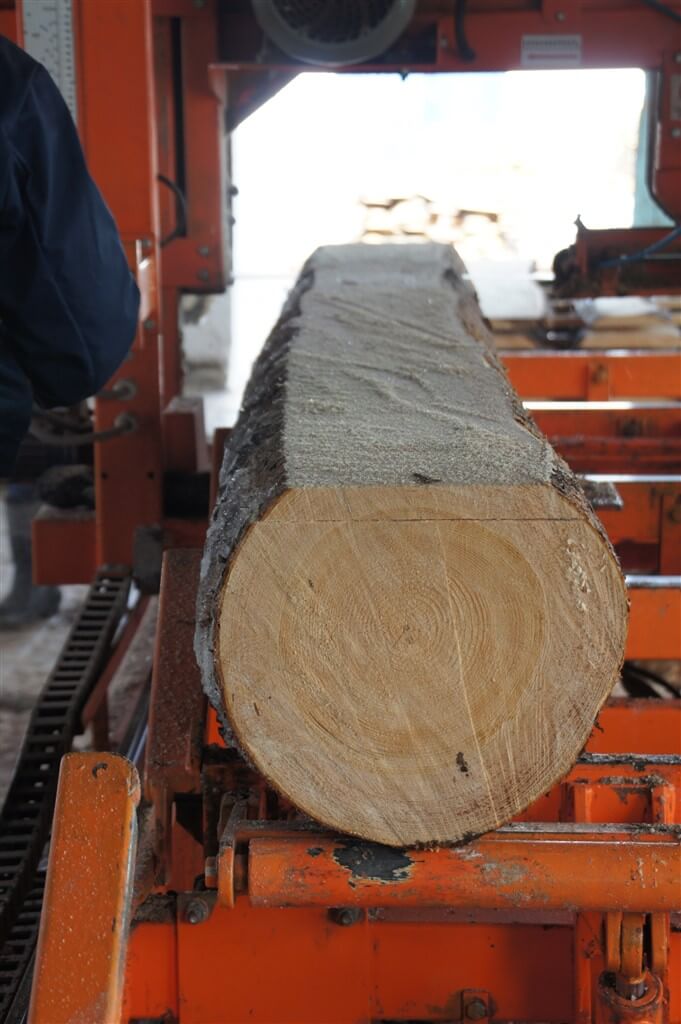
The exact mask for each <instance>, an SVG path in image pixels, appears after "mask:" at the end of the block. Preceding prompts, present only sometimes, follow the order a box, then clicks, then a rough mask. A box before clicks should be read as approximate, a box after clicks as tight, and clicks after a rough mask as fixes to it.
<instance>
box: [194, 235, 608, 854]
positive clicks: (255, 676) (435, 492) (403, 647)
mask: <svg viewBox="0 0 681 1024" xmlns="http://www.w3.org/2000/svg"><path fill="white" fill-rule="evenodd" d="M464 275H465V269H464V267H463V264H462V263H461V261H460V260H459V258H458V257H457V256H456V254H455V253H454V251H453V250H452V249H450V248H449V247H447V246H441V245H393V246H359V245H357V246H343V247H337V248H327V249H321V250H319V251H318V252H317V253H315V255H314V256H313V257H312V258H311V259H310V261H309V262H308V264H307V265H306V267H305V268H304V271H303V273H302V275H301V277H300V280H299V281H298V284H297V286H296V288H295V290H294V291H293V293H292V295H291V297H290V300H289V302H288V304H287V306H286V307H285V309H284V311H283V314H282V316H281V319H280V321H279V323H278V324H277V326H276V327H275V328H274V330H273V332H272V334H271V336H270V338H269V340H268V342H267V344H266V346H265V348H264V350H263V352H262V354H261V356H260V358H259V359H258V361H257V363H256V365H255V368H254V371H253V375H252V378H251V381H250V385H249V387H248V390H247V393H246V397H245V401H244V406H243V409H242V412H241V415H240V418H239V421H238V424H237V426H236V428H235V430H234V433H233V435H232V437H231V439H230V442H229V445H228V447H227V449H226V452H225V459H224V465H223V469H222V475H221V482H220V491H219V496H218V500H217V504H216V510H215V514H214V517H213V521H212V524H211V527H210V530H209V535H208V539H207V543H206V549H205V553H204V559H203V567H202V583H201V591H200V597H199V608H198V622H197V634H196V652H197V656H198V659H199V662H200V665H201V670H202V676H203V682H204V687H205V689H206V691H207V693H208V695H209V697H210V700H211V701H212V703H213V704H214V705H215V707H216V708H217V709H218V712H219V714H220V716H221V719H222V721H223V724H224V725H225V727H227V728H229V729H230V730H231V732H232V735H233V738H234V740H235V741H236V743H237V744H238V746H239V747H240V748H241V750H242V751H243V753H244V754H245V755H246V757H247V758H248V759H249V760H250V761H251V762H252V763H253V764H254V765H255V766H256V767H257V769H258V770H259V771H260V772H261V773H262V774H263V775H264V776H265V778H266V779H268V780H269V782H270V783H271V784H272V786H273V787H274V788H275V789H276V790H278V791H279V792H280V793H282V794H284V795H285V796H286V797H288V798H289V799H290V800H291V801H292V802H293V803H294V804H295V805H296V806H297V807H299V808H300V809H301V810H302V811H303V812H305V813H307V814H309V815H310V816H312V817H313V818H315V819H317V820H318V821H320V822H322V823H324V824H325V825H328V826H331V827H333V828H335V829H339V830H341V831H343V832H348V833H352V834H354V835H357V836H361V837H363V838H366V839H370V840H375V841H377V842H382V843H387V844H391V845H411V844H416V843H446V842H457V841H461V840H462V839H466V838H470V837H472V836H475V835H478V834H480V833H482V832H485V831H487V830H489V829H492V828H494V827H496V826H498V825H500V824H503V823H504V822H507V821H508V820H509V819H510V818H511V817H512V816H513V815H515V814H517V813H519V812H520V811H522V810H524V809H525V808H526V807H527V806H528V805H529V804H530V803H531V802H532V801H533V800H535V799H536V798H537V797H538V796H540V795H541V794H542V793H544V792H545V791H546V790H547V789H548V788H549V787H550V786H551V785H552V784H553V783H555V782H556V781H557V780H558V779H559V778H560V777H561V776H562V775H563V774H564V773H565V772H566V771H567V770H568V769H569V768H570V767H571V765H572V764H573V762H574V761H575V759H576V757H577V756H578V754H579V752H580V750H581V749H582V747H583V746H584V743H585V742H586V740H587V738H588V735H589V732H590V730H591V728H592V725H593V722H594V719H595V717H596V714H597V712H598V710H599V708H600V707H601V705H602V703H603V701H604V700H605V699H606V697H607V696H608V694H609V693H610V691H611V689H612V686H613V685H614V683H615V680H616V678H617V674H618V670H619V668H620V665H621V661H622V656H623V650H624V642H625V636H626V623H627V599H626V591H625V586H624V580H623V578H622V575H621V572H620V569H619V566H618V563H617V560H616V557H615V555H614V553H613V551H612V548H611V547H610V545H609V543H608V541H607V539H606V537H605V535H604V534H603V531H602V528H601V527H600V525H599V523H598V521H597V519H596V517H595V516H594V514H593V512H592V510H591V508H590V507H589V505H588V504H587V502H586V501H585V499H584V496H583V494H582V492H581V490H580V488H579V486H578V484H577V482H576V480H575V477H574V476H573V474H572V473H571V472H570V470H569V469H568V467H567V465H566V464H565V463H564V462H563V461H562V460H561V459H560V458H559V457H558V455H556V453H555V452H554V451H553V449H552V448H551V446H550V445H549V443H548V441H547V440H546V439H545V438H544V437H543V436H542V435H541V434H540V433H539V431H538V430H537V428H536V426H535V425H534V423H533V422H532V420H531V419H530V418H529V416H528V415H527V414H526V413H525V412H524V410H523V408H522V405H521V403H520V400H519V399H518V397H517V395H516V394H515V393H514V392H513V390H512V389H511V386H510V384H509V382H508V379H507V377H506V374H505V372H504V370H503V368H502V367H501V365H500V364H499V362H498V361H497V359H496V357H495V355H494V352H493V343H492V340H491V335H490V334H489V332H488V331H487V329H486V327H485V326H484V324H483V321H482V318H481V316H480V312H479V309H478V307H477V303H476V301H475V296H474V294H473V292H472V290H471V288H470V286H469V285H468V283H467V282H466V280H465V276H464Z"/></svg>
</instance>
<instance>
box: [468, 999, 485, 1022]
mask: <svg viewBox="0 0 681 1024" xmlns="http://www.w3.org/2000/svg"><path fill="white" fill-rule="evenodd" d="M486 1016H487V1004H486V1003H484V1002H483V1001H482V999H471V1001H470V1003H469V1004H468V1006H467V1007H466V1017H467V1018H468V1020H482V1019H483V1018H484V1017H486Z"/></svg>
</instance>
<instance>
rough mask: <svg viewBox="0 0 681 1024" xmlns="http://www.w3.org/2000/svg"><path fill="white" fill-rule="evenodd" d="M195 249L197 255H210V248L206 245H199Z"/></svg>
mask: <svg viewBox="0 0 681 1024" xmlns="http://www.w3.org/2000/svg"><path fill="white" fill-rule="evenodd" d="M196 251H197V252H198V254H199V256H210V249H209V248H208V246H207V245H200V246H199V247H198V249H197V250H196Z"/></svg>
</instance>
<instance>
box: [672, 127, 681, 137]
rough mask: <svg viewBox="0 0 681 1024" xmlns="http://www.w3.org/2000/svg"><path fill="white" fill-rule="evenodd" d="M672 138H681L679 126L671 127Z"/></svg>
mask: <svg viewBox="0 0 681 1024" xmlns="http://www.w3.org/2000/svg"><path fill="white" fill-rule="evenodd" d="M672 138H673V139H681V128H672Z"/></svg>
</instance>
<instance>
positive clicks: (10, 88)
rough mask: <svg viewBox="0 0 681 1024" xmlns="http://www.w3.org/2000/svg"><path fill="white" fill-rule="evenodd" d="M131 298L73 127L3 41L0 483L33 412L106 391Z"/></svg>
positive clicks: (44, 80) (124, 339)
mask: <svg viewBox="0 0 681 1024" xmlns="http://www.w3.org/2000/svg"><path fill="white" fill-rule="evenodd" d="M138 311H139V292H138V289H137V285H136V284H135V281H134V278H133V276H132V274H131V273H130V270H129V268H128V265H127V261H126V258H125V254H124V252H123V247H122V245H121V242H120V239H119V236H118V232H117V229H116V225H115V223H114V220H113V217H112V216H111V214H110V212H109V210H108V208H107V206H106V204H105V202H104V200H103V199H102V196H101V195H100V193H99V190H98V189H97V186H96V185H95V183H94V182H93V180H92V178H91V177H90V175H89V173H88V170H87V167H86V164H85V159H84V156H83V151H82V149H81V146H80V142H79V139H78V134H77V132H76V128H75V125H74V123H73V120H72V118H71V115H70V113H69V110H68V108H67V106H66V104H65V102H64V100H63V98H62V96H61V94H60V92H59V90H58V88H57V86H56V85H55V83H54V81H53V80H52V78H51V77H50V75H49V73H48V72H47V71H46V69H45V68H44V67H42V65H40V64H38V63H37V62H36V61H34V60H33V59H32V58H31V57H29V55H28V54H27V53H25V52H24V51H23V50H21V49H20V48H19V47H17V46H14V45H13V44H12V43H11V42H10V41H9V40H8V39H5V38H4V37H2V36H0V479H2V478H6V477H10V476H11V474H12V469H13V466H14V462H15V459H16V456H17V451H18V449H19V445H20V443H21V441H22V438H23V437H24V436H25V434H26V432H27V430H28V427H29V424H30V420H31V411H32V408H33V404H34V403H37V404H38V405H39V406H42V407H44V408H50V407H54V406H70V405H74V404H76V403H78V402H81V401H82V400H83V399H85V398H87V397H88V396H90V395H93V394H95V393H96V392H97V391H98V390H99V389H101V388H102V387H103V385H104V384H105V383H106V381H107V380H108V379H109V377H111V375H112V374H113V372H114V371H115V370H116V369H117V368H118V366H119V365H120V364H121V362H122V361H123V359H124V358H125V355H126V353H127V352H128V349H129V348H130V346H131V344H132V342H133V339H134V337H135V332H136V328H137V317H138Z"/></svg>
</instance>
